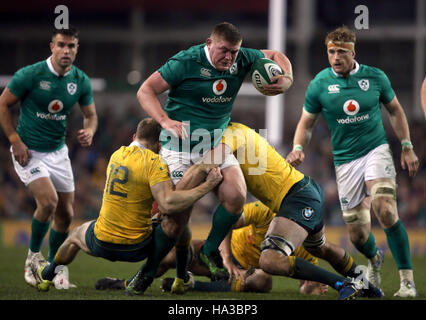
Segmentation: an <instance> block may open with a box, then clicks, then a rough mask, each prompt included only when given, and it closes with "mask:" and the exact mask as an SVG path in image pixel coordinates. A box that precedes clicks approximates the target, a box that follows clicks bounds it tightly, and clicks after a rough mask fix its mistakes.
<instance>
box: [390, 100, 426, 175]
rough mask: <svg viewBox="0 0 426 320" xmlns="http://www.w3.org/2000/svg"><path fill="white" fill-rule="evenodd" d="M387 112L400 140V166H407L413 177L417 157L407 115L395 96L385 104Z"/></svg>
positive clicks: (417, 162) (416, 168) (416, 165)
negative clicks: (411, 139)
mask: <svg viewBox="0 0 426 320" xmlns="http://www.w3.org/2000/svg"><path fill="white" fill-rule="evenodd" d="M385 107H386V109H387V110H388V112H389V119H390V123H391V125H392V128H393V130H394V131H395V134H396V136H397V137H398V139H399V141H401V146H402V153H401V167H402V169H404V170H405V169H406V168H408V174H409V176H410V177H414V176H415V175H416V173H417V170H418V168H419V159H418V158H417V155H416V153H415V152H414V148H413V145H412V143H411V141H410V129H409V127H408V122H407V117H406V116H405V112H404V109H403V108H402V106H401V104H400V103H399V101H398V99H397V97H396V96H395V97H394V98H393V99H392V101H391V102H389V103H388V104H386V105H385Z"/></svg>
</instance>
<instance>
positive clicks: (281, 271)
mask: <svg viewBox="0 0 426 320" xmlns="http://www.w3.org/2000/svg"><path fill="white" fill-rule="evenodd" d="M259 267H260V268H261V269H262V270H263V271H264V272H266V273H269V274H277V275H282V276H289V275H290V273H291V272H290V271H291V270H290V262H289V259H288V256H286V255H284V254H282V253H281V252H278V251H275V250H265V251H262V254H261V255H260V259H259Z"/></svg>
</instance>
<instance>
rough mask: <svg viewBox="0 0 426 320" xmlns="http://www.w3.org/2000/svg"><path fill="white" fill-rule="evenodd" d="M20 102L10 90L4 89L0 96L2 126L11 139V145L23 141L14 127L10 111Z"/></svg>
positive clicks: (0, 121) (0, 123) (0, 120)
mask: <svg viewBox="0 0 426 320" xmlns="http://www.w3.org/2000/svg"><path fill="white" fill-rule="evenodd" d="M18 101H19V99H18V98H17V97H16V96H15V95H13V94H12V93H11V92H10V90H9V88H6V89H4V91H3V93H2V94H1V96H0V125H1V127H2V128H3V131H4V133H5V135H6V136H7V138H8V139H9V142H10V144H14V143H15V142H19V141H21V138H20V137H19V135H18V133H17V132H16V129H15V127H14V126H13V122H12V116H11V114H10V110H9V108H10V107H12V106H13V105H14V104H15V103H17V102H18Z"/></svg>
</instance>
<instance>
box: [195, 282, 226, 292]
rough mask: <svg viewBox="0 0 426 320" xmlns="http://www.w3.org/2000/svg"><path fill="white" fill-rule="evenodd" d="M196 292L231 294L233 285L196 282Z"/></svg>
mask: <svg viewBox="0 0 426 320" xmlns="http://www.w3.org/2000/svg"><path fill="white" fill-rule="evenodd" d="M194 290H195V291H205V292H229V291H231V285H230V284H229V283H228V281H211V282H204V281H195V284H194Z"/></svg>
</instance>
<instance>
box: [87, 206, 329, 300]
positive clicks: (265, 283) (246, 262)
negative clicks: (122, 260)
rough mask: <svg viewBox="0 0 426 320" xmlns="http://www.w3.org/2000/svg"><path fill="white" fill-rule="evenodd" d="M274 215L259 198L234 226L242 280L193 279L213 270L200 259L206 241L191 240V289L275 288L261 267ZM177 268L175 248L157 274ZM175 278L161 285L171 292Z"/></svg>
mask: <svg viewBox="0 0 426 320" xmlns="http://www.w3.org/2000/svg"><path fill="white" fill-rule="evenodd" d="M274 216H275V214H274V213H273V212H272V211H271V210H270V209H269V208H268V207H266V206H265V205H264V204H262V203H261V202H260V201H256V202H251V203H247V204H245V205H244V209H243V213H242V215H241V217H240V218H239V219H238V221H237V222H236V223H235V224H234V226H233V231H232V238H231V247H232V259H233V260H234V261H235V263H236V264H237V265H238V266H239V267H240V268H241V270H242V271H243V272H244V273H245V277H244V281H242V279H239V280H237V279H235V278H234V279H233V280H232V282H231V283H229V282H228V281H212V282H202V281H194V280H193V277H192V275H196V276H206V277H210V278H212V276H211V273H210V270H209V268H208V267H206V265H205V264H204V263H201V262H200V261H199V259H197V257H198V255H199V252H200V250H201V248H202V246H203V245H204V243H205V240H198V239H196V240H192V241H191V250H190V255H189V258H188V270H189V271H190V272H191V273H192V274H191V276H190V277H191V278H192V279H191V281H190V283H189V285H187V286H186V289H187V290H188V289H189V290H191V289H193V290H198V291H216V292H218V291H231V290H232V291H241V292H265V293H266V292H269V291H270V290H271V289H272V277H271V276H270V275H269V274H267V273H265V272H264V271H262V270H261V269H259V257H260V245H261V242H262V241H263V239H264V237H265V234H266V231H267V230H268V227H269V224H270V222H271V221H272V219H273V218H274ZM294 255H296V256H298V257H300V258H303V259H306V260H308V261H310V262H311V263H313V264H316V265H317V264H318V259H317V258H316V257H314V256H312V255H311V254H310V253H308V252H307V251H306V250H305V249H304V248H303V247H299V248H297V249H296V250H295V252H294ZM175 267H176V248H173V249H172V251H170V252H169V254H167V256H166V257H165V258H164V260H163V261H162V262H161V264H160V266H159V268H158V273H157V277H160V276H162V275H163V274H164V273H166V272H167V271H168V270H169V269H173V268H175ZM173 280H174V279H173V278H165V279H163V285H162V288H163V290H165V291H171V288H172V283H173ZM125 286H126V282H125V280H123V279H116V278H103V279H100V280H98V281H97V282H96V285H95V288H96V289H98V290H105V289H125ZM300 292H301V293H303V294H323V293H325V292H327V285H323V284H320V283H318V282H313V281H301V282H300Z"/></svg>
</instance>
